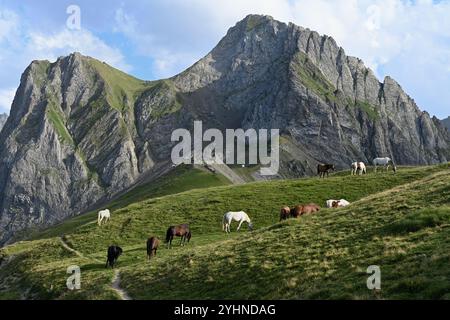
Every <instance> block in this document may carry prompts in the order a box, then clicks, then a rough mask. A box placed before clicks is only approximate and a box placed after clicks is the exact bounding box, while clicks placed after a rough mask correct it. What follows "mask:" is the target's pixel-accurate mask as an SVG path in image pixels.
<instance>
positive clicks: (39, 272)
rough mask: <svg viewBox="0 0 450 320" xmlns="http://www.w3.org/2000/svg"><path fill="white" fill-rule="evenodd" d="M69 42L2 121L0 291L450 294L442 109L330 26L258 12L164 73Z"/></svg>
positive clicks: (262, 296)
mask: <svg viewBox="0 0 450 320" xmlns="http://www.w3.org/2000/svg"><path fill="white" fill-rule="evenodd" d="M0 9H1V5H0ZM125 17H126V16H125ZM116 18H117V15H116ZM1 19H3V18H2V16H1V15H0V22H1ZM99 19H100V18H99ZM124 19H125V18H124ZM126 21H128V20H126ZM0 25H1V24H0ZM115 32H118V31H115ZM115 36H116V37H119V35H117V34H116V35H115ZM200 36H201V35H199V37H200ZM149 37H150V36H149ZM111 38H112V39H113V38H114V37H111ZM83 39H84V38H83ZM114 39H115V38H114ZM111 41H112V40H111ZM1 42H2V33H1V32H0V45H1ZM86 42H87V40H86ZM99 42H100V40H98V41H97V42H96V45H97V46H98V47H100V44H99ZM125 43H126V44H127V45H129V46H131V45H130V44H129V43H128V42H125ZM88 44H89V42H88ZM55 46H56V44H55ZM80 46H81V45H80ZM74 47H75V46H74ZM155 47H156V45H155ZM102 48H103V47H102ZM38 49H39V47H38V46H37V49H36V50H38ZM75 49H76V47H75ZM75 49H74V50H72V51H71V52H72V53H70V54H68V55H64V56H61V57H59V58H57V59H54V60H51V61H48V60H33V61H31V60H28V62H27V63H29V62H30V61H31V63H30V64H29V66H28V67H27V68H26V69H25V71H24V72H23V74H22V76H21V78H20V85H19V87H18V89H17V91H16V93H15V97H14V100H13V102H12V105H11V109H10V111H9V115H6V114H5V115H1V114H0V246H1V248H0V300H131V299H132V300H180V301H184V300H254V301H257V300H261V301H265V300H403V299H407V300H423V299H425V300H441V299H442V300H448V299H450V162H449V161H450V132H449V129H448V122H449V121H448V119H447V120H442V121H441V120H439V119H438V118H437V117H435V116H433V115H430V113H428V112H426V111H424V110H423V109H422V108H421V107H419V106H418V104H417V103H416V101H415V100H414V99H413V98H412V97H410V96H409V95H408V94H407V93H406V92H405V90H404V89H403V88H402V86H401V85H400V84H399V83H398V82H397V81H396V80H394V79H393V78H391V77H390V76H386V77H385V78H384V79H383V80H382V81H380V80H379V79H378V77H377V73H376V72H375V71H374V70H371V69H370V68H368V67H367V66H366V65H365V64H364V62H363V61H362V60H361V59H359V58H356V57H352V56H349V55H347V54H346V52H345V50H344V48H342V47H340V46H339V45H338V43H337V42H336V41H335V40H334V39H333V38H332V37H330V36H327V35H321V34H319V33H318V32H316V31H313V30H310V29H308V28H305V27H301V26H297V25H296V24H294V23H284V22H280V21H278V20H276V19H274V18H273V17H271V16H268V15H259V14H250V15H247V16H246V17H245V18H244V19H243V20H241V21H239V22H237V23H236V25H234V26H233V27H231V28H230V29H229V30H228V32H227V33H226V34H225V36H224V37H223V38H222V39H221V40H220V41H219V43H218V44H217V45H216V46H215V47H214V48H213V49H212V50H211V51H210V52H209V53H208V54H207V55H206V56H204V57H203V58H202V59H200V60H198V61H197V62H196V63H194V64H193V65H192V66H190V67H189V68H187V69H186V70H184V71H182V72H180V73H178V74H176V75H175V76H172V77H169V78H164V79H160V80H152V81H146V80H141V79H138V78H137V77H135V76H132V75H130V74H128V73H125V72H122V71H120V70H119V69H117V68H115V67H113V66H111V64H109V63H107V62H106V61H102V60H103V59H101V58H100V59H97V58H96V57H91V56H88V55H87V54H86V53H85V52H83V53H79V52H73V51H77V50H75ZM103 49H104V50H106V51H107V49H105V48H103ZM155 50H157V49H155ZM80 51H82V50H80ZM107 52H109V51H107ZM114 52H116V51H112V53H114ZM51 56H52V55H50V54H49V57H51ZM1 59H2V57H0V65H1ZM49 59H50V58H49ZM22 70H23V69H22ZM199 126H202V127H201V129H199ZM204 132H205V133H204ZM191 134H192V136H193V138H192V139H191ZM182 137H183V141H181V138H182ZM261 137H264V139H262V138H261ZM179 138H180V139H179ZM258 139H259V141H258ZM225 140H226V141H225ZM225 142H226V148H225V144H224V143H225ZM191 146H192V148H191ZM203 148H204V150H205V151H204V152H205V154H206V153H208V152H209V155H210V158H211V159H213V158H215V159H216V160H217V159H220V160H221V161H206V160H205V161H204V159H203V158H202V156H203ZM225 150H226V151H225ZM199 154H201V156H200V158H199V157H198V155H199ZM211 159H209V160H211ZM225 160H226V161H225ZM269 168H270V169H269ZM373 270H375V271H373ZM377 270H379V272H377ZM205 314H206V312H205Z"/></svg>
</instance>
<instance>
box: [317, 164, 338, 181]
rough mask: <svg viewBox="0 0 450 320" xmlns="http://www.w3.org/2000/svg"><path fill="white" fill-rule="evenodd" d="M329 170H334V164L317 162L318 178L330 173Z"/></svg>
mask: <svg viewBox="0 0 450 320" xmlns="http://www.w3.org/2000/svg"><path fill="white" fill-rule="evenodd" d="M330 170H332V171H335V167H334V164H319V165H317V174H318V175H319V177H320V178H325V174H326V175H327V177H328V176H329V174H330Z"/></svg>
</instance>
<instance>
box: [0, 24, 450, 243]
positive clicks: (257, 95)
mask: <svg viewBox="0 0 450 320" xmlns="http://www.w3.org/2000/svg"><path fill="white" fill-rule="evenodd" d="M194 120H203V121H204V126H205V127H214V128H221V129H225V128H255V129H259V128H267V129H270V128H279V129H281V132H282V135H283V137H282V139H281V148H282V155H281V161H282V162H281V171H280V175H279V177H292V176H301V175H304V174H308V173H312V172H313V170H314V168H315V167H316V165H317V163H318V162H333V163H335V164H336V165H337V166H338V167H341V168H347V167H348V166H349V164H350V162H353V161H356V160H359V161H366V162H367V161H369V160H371V159H372V158H374V157H376V156H390V157H392V158H393V159H394V161H396V162H397V163H399V164H428V163H437V162H443V161H447V160H448V159H449V158H450V155H449V141H450V139H449V136H448V132H447V131H446V130H444V129H443V127H442V124H441V122H440V121H439V120H437V119H435V118H433V119H431V118H430V116H429V115H428V114H427V113H424V112H422V111H421V110H419V108H418V107H417V105H416V104H415V103H414V101H413V100H412V99H411V98H410V97H409V96H408V95H406V93H405V92H403V90H402V89H401V87H400V85H399V84H397V83H396V82H395V81H394V80H393V79H391V78H386V79H384V81H383V82H382V83H380V82H379V81H378V80H377V79H376V77H375V76H374V74H373V72H372V71H371V70H370V69H367V68H366V67H365V66H364V64H363V62H362V61H361V60H359V59H357V58H353V57H348V56H346V55H345V52H344V50H343V49H342V48H340V47H338V46H337V44H336V43H335V41H334V40H333V39H332V38H330V37H327V36H320V35H319V34H317V33H316V32H313V31H310V30H308V29H303V28H301V27H298V26H295V25H293V24H289V25H286V24H283V23H281V22H278V21H275V20H273V19H271V18H270V17H265V16H248V17H247V18H246V19H244V20H243V21H241V22H239V23H238V24H237V25H236V26H235V27H233V28H231V29H230V31H229V32H228V34H227V35H226V37H224V39H222V41H221V42H220V43H219V44H218V46H217V47H216V48H215V49H214V50H213V51H211V53H210V54H208V55H207V56H206V57H205V58H203V59H202V60H200V61H199V62H198V63H196V64H195V65H194V66H192V67H191V68H189V69H188V70H186V71H185V72H183V73H181V74H180V75H178V76H176V77H174V78H172V79H168V80H162V81H155V82H144V81H140V80H138V79H135V78H133V77H130V76H128V75H126V74H124V73H122V72H120V71H118V70H115V69H113V68H111V67H109V66H107V65H106V64H103V63H101V62H99V61H97V60H95V59H92V58H88V57H83V56H81V55H79V54H73V55H71V56H69V57H65V58H61V59H59V60H58V61H57V62H55V63H53V64H50V63H48V62H42V61H41V62H33V63H32V64H31V65H30V67H29V68H28V69H27V70H26V71H25V72H24V74H23V76H22V80H21V85H20V87H19V89H18V91H17V94H16V97H15V100H14V103H13V106H12V109H11V115H10V117H9V119H8V121H7V123H6V125H5V128H4V130H3V131H2V133H1V135H0V161H1V164H2V165H1V167H0V230H1V231H0V232H1V234H0V243H2V242H4V241H6V240H8V239H10V238H11V236H12V235H15V236H17V232H18V231H21V230H26V229H27V228H29V227H33V226H43V225H51V224H53V223H55V222H57V221H60V220H63V219H65V218H67V217H69V216H72V215H75V214H78V213H81V212H83V211H86V210H87V209H88V208H90V207H93V206H95V205H96V204H98V203H101V202H102V201H106V200H107V199H110V198H112V197H114V195H116V194H118V193H120V192H121V191H123V190H125V189H127V188H129V187H130V186H132V185H134V184H139V183H140V182H141V181H143V180H144V179H151V178H152V176H154V175H156V174H157V173H158V172H160V171H161V170H164V168H167V167H170V163H169V159H170V152H171V147H172V145H173V144H172V143H171V142H170V137H171V133H172V131H173V130H174V129H177V128H192V125H193V121H194Z"/></svg>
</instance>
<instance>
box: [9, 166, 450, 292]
mask: <svg viewBox="0 0 450 320" xmlns="http://www.w3.org/2000/svg"><path fill="white" fill-rule="evenodd" d="M448 169H449V168H448V165H445V166H435V167H423V168H404V169H402V170H401V171H400V172H399V173H398V174H397V175H393V174H391V173H379V174H377V175H375V174H369V175H367V176H365V177H350V176H349V175H338V176H335V177H332V178H330V179H326V180H319V179H317V178H311V179H302V180H289V181H272V182H264V183H251V184H248V185H243V186H225V187H214V188H208V189H199V190H192V191H188V192H183V193H180V194H176V195H169V196H164V197H160V198H154V199H149V200H144V201H139V202H136V203H132V204H130V205H128V206H126V207H123V208H120V209H117V210H115V211H113V215H112V221H111V222H110V223H109V224H107V225H106V226H103V227H101V228H99V227H98V226H97V225H96V224H95V216H91V217H90V219H91V220H90V221H85V223H84V224H81V225H80V224H78V225H76V226H73V228H72V229H70V230H69V228H67V229H66V230H64V231H65V234H66V236H65V237H66V239H67V243H68V244H69V245H70V246H71V247H73V248H75V249H76V250H78V251H79V252H80V253H81V254H82V255H83V256H82V257H79V256H77V255H76V254H75V253H71V252H69V251H67V250H65V249H64V248H63V247H62V246H61V242H60V239H59V238H58V237H54V238H48V234H47V235H46V236H45V237H44V238H47V239H41V240H39V239H37V240H34V241H31V242H21V243H18V244H15V245H12V246H9V247H7V248H4V249H2V255H3V256H4V258H3V261H9V262H8V263H7V262H4V263H3V264H2V267H0V279H1V280H0V297H2V298H10V297H17V296H20V295H21V294H22V295H23V292H24V291H25V290H26V289H28V291H27V293H26V296H28V297H30V296H31V297H36V298H61V299H64V298H97V299H102V298H111V297H113V298H118V296H117V294H115V292H114V291H113V290H111V288H110V282H111V278H112V272H111V271H107V270H106V269H104V265H103V263H104V262H103V260H104V259H105V253H106V249H107V247H108V245H110V244H113V243H115V244H118V245H120V246H122V247H123V248H124V255H123V256H122V257H120V259H119V265H118V267H119V268H120V272H121V276H122V282H121V286H122V287H123V288H125V289H126V290H127V291H128V293H129V294H130V295H131V297H133V298H136V299H161V298H170V299H172V298H178V299H185V298H186V297H187V296H186V292H189V296H188V297H189V298H208V299H209V298H211V299H212V298H219V299H220V298H227V299H230V298H255V299H260V298H278V299H286V298H311V299H315V298H335V299H339V298H355V299H358V298H373V297H375V298H448V292H449V289H450V288H449V281H448V279H449V267H448V266H449V252H450V251H449V250H448V249H450V248H449V243H450V241H449V239H450V237H449V235H450V234H449V228H448V225H449V223H450V218H449V212H450V211H449V210H450V207H449V203H450V189H449V188H448V185H449V183H450V170H448ZM392 188H394V189H392ZM387 190H389V191H387ZM329 198H346V199H347V200H349V201H351V202H353V201H358V202H356V203H354V204H353V205H352V206H351V207H349V208H345V209H339V210H328V209H326V210H322V211H321V213H319V214H317V215H314V216H309V217H305V218H302V219H301V220H298V221H288V222H284V223H278V211H279V208H280V207H281V206H282V205H294V204H298V203H301V202H317V203H320V204H323V202H324V201H325V200H327V199H329ZM229 210H245V211H247V212H248V213H249V215H250V216H251V217H252V218H253V220H254V223H255V227H256V231H255V232H246V231H244V232H242V233H240V234H237V233H235V232H234V233H233V234H231V235H228V236H227V235H225V234H223V233H222V231H221V218H222V215H223V213H224V212H226V211H229ZM184 222H189V223H191V226H192V230H193V239H192V242H191V244H190V245H189V246H187V247H185V248H180V247H177V246H176V247H175V248H174V249H172V250H167V249H165V248H161V250H160V251H159V252H158V256H157V257H156V258H155V259H154V260H152V261H151V262H147V261H146V257H145V255H146V254H145V241H146V239H147V237H148V236H150V235H157V236H158V237H160V238H164V233H165V230H166V228H167V227H168V226H169V225H172V224H176V223H184ZM245 229H246V228H244V230H245ZM70 264H78V265H80V267H81V270H82V289H81V290H80V291H75V292H70V291H68V290H67V289H66V288H65V281H66V279H67V276H68V275H66V274H65V271H66V270H65V268H67V266H69V265H70ZM371 264H378V265H380V267H381V268H382V291H381V292H379V293H378V294H377V295H374V294H373V293H372V292H371V291H369V290H367V288H366V287H365V283H366V279H367V275H366V274H365V270H366V268H367V267H368V266H369V265H371ZM224 270H226V272H223V271H224ZM6 275H7V276H6ZM19 279H20V280H19ZM445 280H447V281H445ZM180 282H182V283H183V286H182V288H181V287H180V286H178V285H175V284H178V283H180ZM150 288H151V289H150Z"/></svg>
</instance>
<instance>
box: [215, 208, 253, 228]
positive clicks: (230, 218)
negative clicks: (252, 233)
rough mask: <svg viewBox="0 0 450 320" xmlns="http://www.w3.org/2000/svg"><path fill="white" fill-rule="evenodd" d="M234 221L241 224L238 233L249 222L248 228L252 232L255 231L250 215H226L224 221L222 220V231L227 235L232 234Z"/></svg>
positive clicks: (230, 213)
mask: <svg viewBox="0 0 450 320" xmlns="http://www.w3.org/2000/svg"><path fill="white" fill-rule="evenodd" d="M233 220H234V221H238V222H239V226H238V227H237V231H239V230H240V229H241V226H242V224H243V223H244V222H247V223H248V228H249V229H250V230H253V223H252V221H251V220H250V218H249V216H248V214H246V213H245V212H244V211H239V212H227V213H225V214H224V216H223V220H222V230H223V231H225V232H226V233H231V230H230V226H231V222H233Z"/></svg>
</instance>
